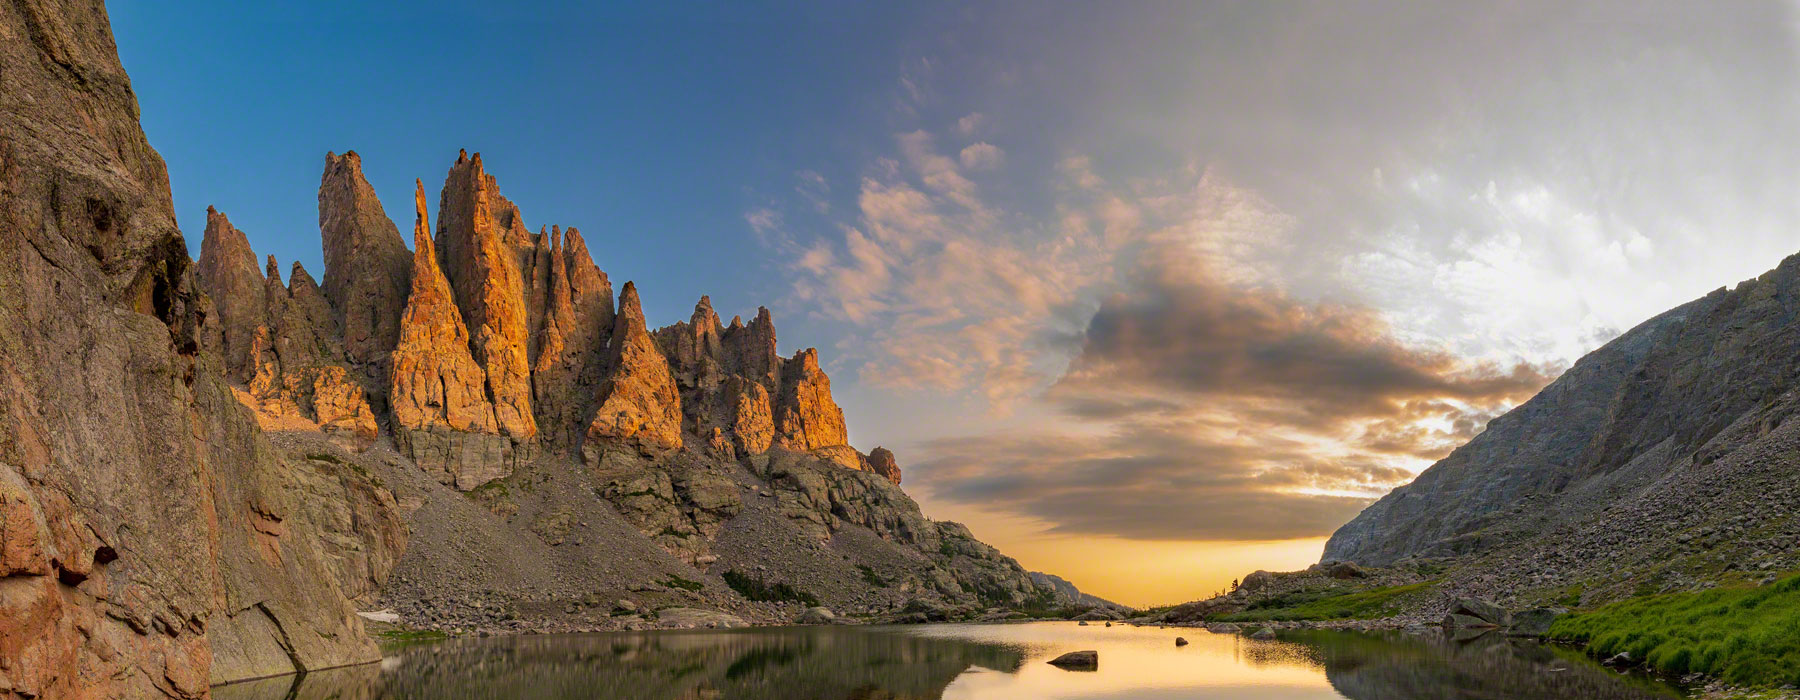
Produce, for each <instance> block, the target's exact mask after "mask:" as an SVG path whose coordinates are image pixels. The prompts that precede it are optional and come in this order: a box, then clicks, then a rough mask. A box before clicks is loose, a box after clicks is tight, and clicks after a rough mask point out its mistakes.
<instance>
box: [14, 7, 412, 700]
mask: <svg viewBox="0 0 1800 700" xmlns="http://www.w3.org/2000/svg"><path fill="white" fill-rule="evenodd" d="M0 84H3V88H0V164H3V165H0V358H4V361H0V692H3V693H5V694H7V695H10V696H16V697H46V698H76V699H80V698H113V697H175V698H199V697H203V696H205V695H206V694H207V692H208V686H209V685H210V684H211V683H215V682H220V681H226V680H235V679H239V678H246V677H251V676H257V675H269V674H276V673H286V672H292V671H294V670H296V669H304V668H324V667H328V666H335V665H342V664H347V663H357V662H364V661H373V660H376V659H378V658H379V654H378V652H377V650H376V648H375V646H374V645H373V644H372V643H371V642H370V641H369V640H368V638H367V637H366V636H365V635H364V634H363V631H362V627H361V623H360V620H359V619H358V618H357V617H356V616H355V615H354V614H353V612H354V608H353V605H352V602H351V597H352V596H353V595H357V593H356V591H353V590H351V589H352V588H353V587H352V586H348V585H346V582H352V583H354V584H355V586H354V588H355V589H356V590H368V589H372V588H374V587H375V586H376V585H377V584H379V583H380V581H381V579H383V578H385V576H386V567H387V566H390V565H391V563H392V561H393V559H394V558H395V556H397V552H398V551H399V549H400V547H401V544H402V543H401V542H399V541H397V538H398V537H400V536H402V533H401V531H400V530H397V529H395V527H394V526H397V525H398V520H397V518H398V513H397V512H396V511H395V510H394V508H393V504H392V501H391V500H385V501H384V500H383V499H382V498H381V497H380V494H381V489H380V487H379V486H378V485H375V484H373V483H371V482H369V481H368V480H367V479H366V478H364V477H362V476H361V475H358V474H356V473H354V472H353V471H350V470H344V469H339V468H338V465H333V464H321V465H316V466H302V465H296V464H292V463H290V461H289V459H288V457H286V456H285V455H283V454H281V453H279V452H278V451H276V450H274V449H272V448H271V446H270V444H269V443H268V441H267V440H266V439H265V438H264V436H263V435H262V433H261V431H260V430H259V429H258V428H257V425H256V422H255V421H254V419H253V418H252V416H251V413H250V412H249V411H248V410H246V409H245V408H244V407H243V406H242V405H240V404H239V402H238V401H237V400H236V399H234V398H233V397H232V395H231V392H230V389H229V388H228V385H227V381H226V373H227V363H226V360H225V359H222V358H224V357H225V356H226V355H228V354H229V355H232V357H231V359H232V360H234V361H238V362H240V364H239V365H238V367H239V368H240V369H241V368H243V367H245V366H247V363H248V356H249V353H250V347H251V343H250V342H249V337H247V336H244V335H239V334H237V333H236V332H234V334H233V337H234V341H236V342H233V343H232V344H231V346H230V349H229V350H227V349H226V348H224V347H222V345H223V343H219V344H215V343H213V342H211V339H213V338H221V339H222V338H223V335H224V334H223V333H222V332H220V329H219V328H218V326H219V325H221V319H223V318H225V315H221V314H220V313H219V311H218V309H217V307H216V305H215V303H216V302H218V301H220V300H217V299H212V298H210V297H209V296H208V295H207V294H205V293H203V292H202V291H201V285H200V284H199V282H198V279H197V270H195V269H194V266H193V265H192V264H191V263H190V260H189V258H188V253H187V246H186V242H185V240H184V238H183V237H182V235H181V233H180V232H179V231H178V230H177V228H176V222H175V216H174V213H173V208H172V203H171V201H170V195H169V184H168V175H167V171H166V170H165V168H164V166H163V163H162V160H161V158H160V157H158V156H157V154H156V152H155V151H154V150H152V149H151V148H150V146H149V144H148V143H147V142H146V140H145V138H144V134H143V131H142V129H141V128H140V127H139V125H138V121H137V116H138V112H137V102H136V98H135V96H134V95H133V93H132V89H131V83H130V81H129V79H128V78H127V77H126V75H125V72H124V70H123V68H122V67H121V66H120V64H119V60H118V56H117V54H116V49H115V44H114V42H113V39H112V36H111V31H110V28H109V25H108V22H107V18H106V15H105V11H104V8H103V6H102V5H101V3H100V2H98V1H97V0H94V1H86V2H84V1H80V0H67V1H64V2H30V3H13V4H8V5H6V6H5V7H4V8H0ZM210 223H211V222H209V224H210ZM216 228H217V229H218V230H220V231H221V232H223V230H224V229H225V228H226V227H225V222H224V221H223V219H222V218H221V219H220V220H219V224H218V226H217V227H216ZM225 243H226V241H224V240H223V239H221V241H220V244H221V245H220V246H218V247H216V248H215V249H214V250H213V252H214V253H215V255H213V256H210V257H209V263H215V265H213V267H212V269H210V270H208V275H209V277H210V281H211V282H213V283H218V284H222V285H228V286H230V287H232V288H233V289H238V290H243V291H246V292H255V293H248V294H247V297H246V299H247V300H248V299H260V298H261V297H262V296H263V295H262V294H261V293H260V291H261V288H262V281H261V280H251V279H250V276H249V275H246V274H244V272H245V269H244V267H243V265H242V263H243V262H244V260H245V255H246V254H247V246H244V247H236V246H237V244H238V243H240V241H236V240H233V241H230V243H231V245H229V246H227V245H225ZM204 253H205V251H203V255H204ZM250 263H251V266H252V267H254V257H253V256H252V257H251V258H250ZM214 272H217V273H220V274H218V275H217V276H214V275H212V273H214ZM256 276H257V277H261V275H256ZM252 282H254V284H251V283H252ZM250 303H251V304H255V303H257V302H250ZM264 313H265V312H264V311H262V310H259V309H257V308H254V307H251V308H244V309H237V310H234V311H233V312H231V313H230V314H227V315H228V316H230V317H231V318H232V319H233V321H234V323H237V322H242V321H246V320H250V319H259V318H266V316H265V315H264ZM246 328H250V329H252V330H253V328H254V326H247V325H245V324H242V323H237V325H236V327H235V329H234V331H243V330H245V329H246ZM308 499H326V500H328V501H331V502H334V503H339V504H342V505H343V506H344V507H346V508H353V509H354V510H355V511H356V512H358V513H359V514H360V517H363V518H367V519H368V520H367V521H365V522H364V523H362V524H363V525H364V527H361V528H359V529H358V530H357V531H356V532H346V531H343V530H341V529H339V528H340V527H341V525H342V523H340V522H337V521H335V520H333V521H329V522H328V521H327V519H323V518H318V517H315V514H314V513H312V512H311V511H309V510H308V509H307V508H306V507H305V506H306V504H307V503H308ZM363 535H366V536H367V538H364V537H362V536H363ZM352 542H354V544H352ZM357 550H360V551H357ZM352 561H354V562H359V564H357V565H355V566H350V565H347V564H346V562H352ZM353 569H354V571H353Z"/></svg>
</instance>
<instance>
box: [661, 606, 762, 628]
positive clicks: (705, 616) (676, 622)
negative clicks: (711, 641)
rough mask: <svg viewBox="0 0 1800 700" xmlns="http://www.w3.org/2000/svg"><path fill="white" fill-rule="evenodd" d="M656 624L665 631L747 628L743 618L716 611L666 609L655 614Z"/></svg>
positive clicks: (747, 625)
mask: <svg viewBox="0 0 1800 700" xmlns="http://www.w3.org/2000/svg"><path fill="white" fill-rule="evenodd" d="M656 622H657V625H658V626H659V627H663V628H665V629H734V628H738V627H749V626H750V623H748V622H745V621H744V618H741V617H738V616H736V615H732V614H730V613H723V612H719V611H717V610H700V609H697V608H668V609H666V610H658V611H657V612H656Z"/></svg>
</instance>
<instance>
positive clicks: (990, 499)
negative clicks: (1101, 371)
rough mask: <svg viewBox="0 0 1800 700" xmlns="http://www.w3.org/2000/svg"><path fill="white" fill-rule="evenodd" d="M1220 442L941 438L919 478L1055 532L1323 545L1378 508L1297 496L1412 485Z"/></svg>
mask: <svg viewBox="0 0 1800 700" xmlns="http://www.w3.org/2000/svg"><path fill="white" fill-rule="evenodd" d="M1226 437H1228V436H1226ZM1217 438H1218V436H1212V435H1209V434H1208V432H1207V431H1206V430H1204V429H1203V428H1202V427H1200V426H1195V425H1174V426H1134V427H1132V428H1131V429H1127V430H1122V431H1119V432H1116V433H1111V434H1106V435H1097V436H1079V435H1070V434H1058V433H1027V434H999V435H990V436H984V437H979V438H966V439H951V440H939V441H935V442H933V443H931V444H930V445H928V446H927V450H928V452H929V454H931V455H932V456H931V458H930V459H929V460H928V461H926V462H924V463H922V464H920V465H919V468H918V470H917V471H918V472H920V473H928V474H930V475H931V483H930V488H931V489H932V492H933V494H934V495H935V496H936V497H939V498H944V499H948V500H952V501H957V502H961V503H968V504H974V505H980V506H982V507H984V508H991V509H998V510H1003V511H1007V512H1013V513H1017V514H1021V515H1026V516H1030V517H1034V518H1039V519H1042V520H1044V521H1047V522H1050V523H1052V524H1053V525H1052V526H1051V527H1050V531H1051V532H1055V533H1061V534H1074V535H1109V536H1117V537H1125V538H1131V539H1145V540H1269V539H1287V538H1297V537H1310V536H1316V535H1317V534H1319V533H1320V532H1325V531H1329V530H1330V529H1331V528H1333V527H1335V526H1337V525H1338V524H1340V523H1342V522H1344V521H1345V520H1347V519H1348V518H1350V517H1351V516H1353V515H1355V514H1356V512H1357V511H1359V510H1361V509H1362V508H1363V507H1364V506H1366V505H1367V504H1368V503H1369V501H1370V500H1371V499H1370V498H1367V497H1362V496H1347V495H1338V494H1331V493H1318V492H1312V493H1308V492H1302V491H1298V490H1296V489H1297V488H1299V487H1313V486H1320V485H1323V486H1328V487H1332V488H1336V487H1340V486H1342V485H1344V484H1345V483H1352V484H1356V485H1359V486H1361V487H1363V488H1365V489H1366V488H1367V487H1368V486H1369V485H1371V484H1373V485H1379V486H1391V485H1393V483H1394V482H1395V481H1396V480H1397V479H1402V478H1405V477H1407V476H1408V474H1407V473H1406V472H1403V471H1393V470H1387V471H1383V470H1379V469H1377V470H1373V471H1372V472H1370V471H1363V470H1357V469H1344V468H1343V467H1341V466H1337V465H1333V464H1329V463H1320V462H1314V461H1311V460H1312V458H1311V457H1310V456H1308V455H1306V454H1305V453H1304V452H1302V451H1300V450H1297V449H1295V448H1294V447H1293V446H1288V447H1287V448H1286V449H1283V447H1282V446H1280V445H1252V444H1246V443H1243V442H1241V441H1236V440H1229V439H1225V440H1221V439H1217ZM1371 478H1374V479H1377V480H1375V481H1371ZM1382 479H1385V480H1382Z"/></svg>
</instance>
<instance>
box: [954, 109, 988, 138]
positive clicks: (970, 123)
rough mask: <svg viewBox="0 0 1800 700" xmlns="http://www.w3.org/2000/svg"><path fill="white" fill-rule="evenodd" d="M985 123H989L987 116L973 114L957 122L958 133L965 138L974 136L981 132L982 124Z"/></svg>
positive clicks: (977, 113) (978, 113)
mask: <svg viewBox="0 0 1800 700" xmlns="http://www.w3.org/2000/svg"><path fill="white" fill-rule="evenodd" d="M985 123H987V117H986V116H985V115H983V114H982V113H980V112H971V113H969V114H968V115H967V116H965V117H963V118H961V119H958V120H956V133H958V134H962V135H963V136H974V135H975V132H976V131H978V130H980V129H981V126H982V124H985Z"/></svg>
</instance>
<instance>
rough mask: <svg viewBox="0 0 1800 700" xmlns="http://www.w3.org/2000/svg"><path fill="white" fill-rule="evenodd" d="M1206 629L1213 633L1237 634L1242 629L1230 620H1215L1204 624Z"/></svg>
mask: <svg viewBox="0 0 1800 700" xmlns="http://www.w3.org/2000/svg"><path fill="white" fill-rule="evenodd" d="M1206 631H1208V632H1211V633H1213V634H1237V633H1239V632H1242V631H1244V630H1243V628H1242V627H1239V626H1237V625H1236V624H1233V623H1230V622H1215V623H1213V624H1210V625H1207V626H1206Z"/></svg>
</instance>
